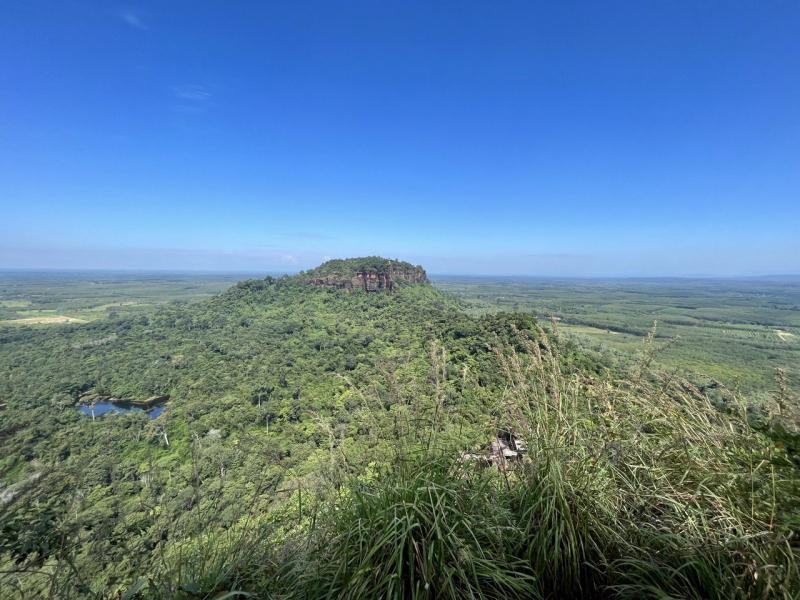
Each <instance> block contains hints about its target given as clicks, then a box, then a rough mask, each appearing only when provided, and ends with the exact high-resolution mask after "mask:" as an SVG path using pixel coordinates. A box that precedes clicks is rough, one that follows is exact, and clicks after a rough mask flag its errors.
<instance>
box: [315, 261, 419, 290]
mask: <svg viewBox="0 0 800 600" xmlns="http://www.w3.org/2000/svg"><path fill="white" fill-rule="evenodd" d="M351 261H352V262H351ZM359 261H360V259H348V260H346V261H338V262H339V263H341V265H340V266H341V267H344V268H343V269H342V270H341V272H340V271H330V270H328V272H327V273H326V274H324V275H322V274H321V273H319V271H325V270H326V269H322V267H325V266H326V265H328V264H330V263H333V262H334V261H330V263H326V264H325V265H322V267H320V268H317V269H314V270H313V271H310V272H309V273H308V275H312V277H309V278H308V279H306V283H308V284H310V285H319V286H325V287H334V288H338V289H343V290H348V291H350V290H358V289H362V290H366V291H368V292H376V291H378V290H388V291H390V292H393V291H395V289H396V288H397V285H398V284H400V283H409V284H419V283H425V282H427V281H428V277H427V275H426V273H425V269H423V268H422V267H421V266H416V267H415V266H412V265H410V264H409V263H394V262H392V261H391V260H389V261H386V263H385V265H383V266H382V267H369V268H358V269H352V270H350V269H348V268H347V267H348V266H353V263H355V264H356V265H357V264H358V262H359ZM372 262H373V263H374V261H372ZM348 263H349V264H348ZM331 266H332V265H331ZM348 271H349V272H348ZM314 275H318V276H314Z"/></svg>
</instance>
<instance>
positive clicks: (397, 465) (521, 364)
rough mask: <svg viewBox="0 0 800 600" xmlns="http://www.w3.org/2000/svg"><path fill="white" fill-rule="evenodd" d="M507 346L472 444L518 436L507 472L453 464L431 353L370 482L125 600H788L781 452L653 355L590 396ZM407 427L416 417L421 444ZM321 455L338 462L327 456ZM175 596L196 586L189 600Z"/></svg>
mask: <svg viewBox="0 0 800 600" xmlns="http://www.w3.org/2000/svg"><path fill="white" fill-rule="evenodd" d="M516 337H517V339H516V340H515V344H514V345H511V344H503V343H499V342H498V343H497V344H496V345H495V347H494V353H495V357H496V360H497V365H498V368H500V369H502V370H503V372H504V373H505V380H506V383H507V386H506V390H505V393H504V394H503V396H502V397H501V398H498V399H497V401H496V403H495V405H494V407H493V409H492V411H491V415H490V417H491V418H490V419H489V424H488V427H487V430H486V432H485V440H484V441H486V442H488V441H490V440H491V439H492V438H493V437H494V436H496V435H497V434H498V432H500V431H512V432H514V434H515V435H516V436H517V437H518V438H519V439H520V440H521V441H523V442H524V443H525V445H526V448H527V450H526V452H525V454H524V457H523V458H522V460H520V461H519V462H517V463H514V464H510V465H509V467H510V468H509V469H508V470H507V472H501V471H500V470H497V469H488V468H482V467H481V464H482V463H481V462H480V461H464V460H461V459H460V453H459V452H458V451H456V450H454V446H453V443H452V440H454V439H457V438H458V436H457V434H456V432H454V431H448V427H450V428H451V429H452V426H451V425H448V421H447V418H446V417H447V415H446V414H445V412H444V405H443V402H442V397H443V393H442V386H443V385H444V384H445V383H446V382H444V381H443V378H445V377H446V371H445V370H444V369H441V364H440V362H441V361H442V360H444V359H443V357H442V355H441V353H440V352H437V351H436V348H434V352H432V356H433V357H434V358H433V361H434V363H435V364H434V366H433V373H434V374H435V376H434V377H433V381H434V389H433V391H432V393H431V394H430V402H429V404H430V405H429V406H428V407H427V409H426V408H425V407H424V406H423V405H422V403H421V402H420V401H419V399H414V401H409V402H406V403H403V404H402V406H400V407H399V408H400V410H401V415H400V418H398V414H397V412H396V411H395V413H392V414H391V417H389V416H387V417H385V419H387V421H386V422H385V423H383V424H382V425H381V423H380V422H379V421H378V419H380V418H381V417H379V416H378V415H380V414H387V411H379V410H376V411H374V413H372V414H374V415H375V416H374V418H375V419H376V421H375V428H376V430H377V431H380V432H382V435H384V436H391V439H387V440H384V442H385V443H387V444H392V445H393V446H394V447H395V451H394V453H393V454H392V455H391V456H389V457H387V458H385V459H384V460H383V461H382V462H381V461H379V464H377V465H373V467H372V468H371V470H370V471H369V474H368V475H367V474H366V471H364V470H363V469H362V470H361V471H359V470H358V468H356V467H354V466H353V465H354V464H355V462H356V461H350V462H348V463H347V464H348V468H349V469H350V471H349V473H337V474H336V476H335V477H332V479H335V485H334V484H333V483H332V484H331V485H330V486H329V489H327V490H317V494H316V497H317V498H320V499H319V500H317V501H316V502H314V503H313V505H312V506H310V507H308V506H306V508H305V509H304V510H305V515H303V514H301V513H302V512H303V509H299V510H297V511H295V513H296V514H294V517H291V514H293V513H291V510H288V511H287V508H286V507H287V506H290V505H291V504H292V501H289V502H287V504H286V505H284V507H282V508H281V509H280V511H276V513H275V514H281V515H283V519H284V521H283V522H282V524H281V525H282V530H281V531H282V532H283V533H282V534H281V535H280V536H275V535H271V534H270V535H265V536H263V537H259V536H255V537H252V536H251V537H246V540H247V543H245V542H237V543H234V544H228V545H226V544H221V545H219V546H218V549H217V550H216V551H210V550H207V551H205V552H204V553H201V554H202V560H201V559H200V558H198V555H197V554H191V553H189V554H187V553H184V554H182V555H178V554H173V559H174V560H175V561H176V564H172V565H170V567H169V568H168V569H165V570H164V571H162V572H161V574H160V577H161V580H162V581H167V583H157V582H155V581H154V582H153V584H152V586H151V587H150V588H146V587H143V588H142V590H141V592H137V593H141V594H144V595H147V594H151V595H156V594H154V593H153V591H154V590H156V589H158V590H159V594H157V595H159V596H160V597H170V596H169V590H174V591H175V596H178V595H180V594H184V595H186V594H189V591H191V590H195V591H194V592H192V593H194V594H195V595H187V596H186V597H208V598H212V597H215V596H214V594H220V593H222V592H225V591H227V592H230V591H242V592H245V591H246V592H250V593H253V594H256V595H257V596H258V597H274V598H279V597H282V598H289V597H296V598H308V599H311V598H364V599H370V598H375V599H377V598H382V599H406V598H409V599H428V598H431V599H432V598H486V599H489V598H541V599H567V598H612V597H623V598H698V599H699V598H712V599H720V600H721V599H734V598H742V599H744V598H748V599H757V598H782V599H787V600H788V599H790V598H798V597H800V573H799V572H798V561H799V560H800V542H799V541H798V534H797V531H796V528H797V518H796V514H795V513H796V507H797V501H798V496H800V489H799V488H798V481H800V478H799V477H798V474H799V471H798V468H797V464H796V462H793V460H791V457H790V456H788V454H787V451H786V449H785V448H780V447H778V445H776V444H775V443H773V441H772V440H770V439H769V438H767V437H765V436H763V435H762V434H760V433H758V432H756V431H754V430H753V429H751V428H750V426H749V425H748V422H747V418H746V417H747V415H746V414H745V413H744V411H743V410H740V409H737V408H734V409H731V410H730V411H729V412H728V413H723V412H721V411H719V410H717V409H715V408H714V407H713V406H711V404H710V403H709V402H708V400H707V399H706V398H705V397H704V396H703V394H702V393H701V392H700V391H699V390H697V389H696V388H694V387H693V386H692V385H691V384H690V383H689V382H688V381H686V380H684V379H682V378H681V377H680V376H678V374H677V373H668V374H657V373H654V372H653V371H652V370H651V368H650V363H651V362H652V356H653V355H654V353H657V351H658V349H657V348H655V347H653V346H652V344H653V337H652V336H650V337H649V338H648V340H646V343H645V347H644V350H643V353H642V361H641V363H640V365H639V366H638V367H637V368H636V369H635V370H634V371H633V372H631V373H629V374H623V375H621V376H618V377H613V376H612V375H611V374H607V375H606V376H605V377H602V378H595V379H591V378H588V377H585V376H584V375H583V374H581V373H580V372H571V373H564V372H563V371H562V363H563V361H562V360H561V358H560V355H559V348H560V346H561V343H560V341H559V339H558V333H557V330H555V328H554V331H553V332H551V333H548V332H546V331H544V330H543V329H541V328H539V329H538V330H537V331H536V332H535V335H532V336H529V335H525V334H523V333H520V332H517V333H516ZM436 357H439V358H436ZM437 361H438V362H437ZM412 413H413V414H412ZM420 414H427V415H430V416H429V421H428V428H429V429H428V431H427V433H426V432H424V431H422V432H421V431H420V430H419V422H420ZM398 422H402V423H407V424H411V423H413V427H412V426H411V425H408V426H406V427H398ZM440 432H444V434H445V435H440ZM331 452H332V453H333V452H337V453H340V452H341V449H338V448H337V449H334V447H333V442H331ZM331 464H332V465H333V464H340V463H335V462H334V461H333V460H332V461H331ZM293 498H294V497H293ZM281 511H282V512H281ZM287 515H290V516H289V517H287ZM271 518H274V517H272V516H266V517H265V516H264V515H261V516H260V517H259V522H260V523H263V522H264V521H265V520H266V521H269V519H271ZM292 518H294V519H295V521H294V526H292V527H288V528H287V527H286V523H287V519H288V520H289V521H290V520H291V519H292ZM209 535H210V534H209ZM209 539H214V540H219V539H225V538H221V537H218V536H217V537H214V536H212V537H211V538H209ZM188 564H192V565H193V566H192V568H187V567H186V565H188ZM176 565H177V566H176ZM180 565H184V566H180ZM170 577H171V578H172V580H170ZM189 580H191V582H197V583H199V584H200V585H199V587H190V590H188V591H187V588H186V583H183V582H184V581H189ZM203 582H207V583H203ZM148 589H150V590H153V591H150V592H148V591H147V590H148ZM180 590H183V591H180ZM203 590H207V591H203ZM203 594H205V595H203Z"/></svg>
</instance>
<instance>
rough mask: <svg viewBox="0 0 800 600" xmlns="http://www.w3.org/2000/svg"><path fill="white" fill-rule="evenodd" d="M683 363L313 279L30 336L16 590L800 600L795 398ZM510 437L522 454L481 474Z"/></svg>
mask: <svg viewBox="0 0 800 600" xmlns="http://www.w3.org/2000/svg"><path fill="white" fill-rule="evenodd" d="M658 344H659V342H658V339H657V338H654V337H653V336H649V337H647V336H646V337H645V338H644V342H643V343H641V342H640V348H639V352H638V353H637V358H636V360H635V361H631V363H630V364H629V365H624V366H623V365H620V364H618V363H616V362H615V361H614V360H612V358H613V357H609V356H608V355H607V354H603V353H598V352H593V351H591V350H587V349H583V348H581V347H579V346H577V345H576V344H575V343H574V342H572V341H570V340H569V339H566V338H563V337H562V333H561V332H560V331H559V327H558V322H552V323H551V324H549V325H548V324H546V323H544V324H543V323H540V322H538V321H537V320H536V319H534V318H533V317H531V316H530V315H526V314H522V313H501V314H497V315H486V316H482V317H470V316H468V315H467V314H465V313H464V312H463V311H462V310H461V309H460V305H459V303H458V302H457V301H455V300H454V299H453V298H452V297H451V296H449V295H447V294H443V293H441V292H440V291H437V290H436V289H434V288H432V287H431V286H430V285H404V286H401V287H400V288H399V290H398V291H397V292H396V293H395V294H393V295H390V294H387V293H383V292H380V293H372V294H369V293H366V292H353V293H347V292H346V291H344V290H333V289H325V288H316V287H312V286H307V285H304V284H303V279H302V277H299V276H297V277H285V278H280V279H272V278H267V279H265V280H250V281H246V282H242V283H241V284H239V285H237V286H234V287H233V288H232V289H231V290H230V291H229V292H228V293H226V294H223V295H221V296H217V297H214V298H210V299H208V300H205V301H203V302H200V303H197V304H193V305H188V306H182V305H180V306H179V305H166V306H163V307H162V308H160V309H159V310H157V311H156V312H154V313H152V314H150V315H144V316H124V315H120V316H118V317H116V318H113V319H103V320H98V321H95V322H92V323H87V324H63V325H58V326H57V327H55V326H54V327H47V328H19V327H10V328H6V329H4V330H2V345H1V346H0V370H1V371H0V372H2V378H0V386H2V387H0V397H2V398H3V402H6V403H7V409H6V410H5V411H4V412H2V413H0V415H1V416H2V427H1V428H0V476H1V477H2V481H3V488H2V489H1V490H0V493H2V494H3V498H2V502H3V511H2V515H0V528H2V529H0V531H2V537H0V571H2V573H0V597H3V598H37V597H38V598H82V597H108V598H112V597H113V598H118V597H125V598H128V599H129V600H130V599H132V598H225V597H246V596H248V595H250V596H251V597H262V598H296V597H297V598H325V597H327V598H337V597H343V598H462V597H482V598H523V597H524V598H531V597H532V598H576V597H585V598H606V597H645V598H665V597H673V598H795V597H798V595H800V574H798V566H797V565H798V559H799V558H800V541H799V539H798V533H800V520H798V515H800V477H798V475H800V473H799V472H798V470H799V469H800V459H799V458H798V450H800V437H798V436H797V435H796V423H795V421H794V416H793V412H792V411H793V407H794V406H796V404H795V403H796V401H797V399H796V397H795V396H794V394H793V391H792V389H791V388H790V387H787V386H785V385H783V386H782V387H781V386H776V389H777V390H778V391H777V392H776V394H775V395H774V396H771V397H769V398H768V400H764V401H763V407H762V409H761V411H760V412H759V417H758V419H756V418H754V415H753V413H752V412H750V413H748V412H747V411H746V409H745V406H746V405H747V404H748V399H747V398H746V397H742V396H740V395H739V393H738V392H737V391H736V390H731V389H728V388H727V387H725V386H724V385H722V384H718V385H716V386H714V387H713V388H712V387H708V388H707V389H702V390H701V389H700V388H698V387H697V386H696V385H694V384H693V383H692V381H690V380H689V379H686V378H684V377H682V376H681V375H680V374H679V373H677V372H675V371H674V370H671V371H662V370H661V369H659V368H656V365H657V364H658V363H657V361H658V359H659V352H660V348H659V345H658ZM711 390H713V398H712V397H711V393H710V391H711ZM87 391H94V392H105V393H109V394H113V395H116V396H118V397H143V396H149V395H153V394H169V395H170V397H171V401H170V404H169V405H168V406H167V408H166V409H165V410H164V412H163V413H161V415H159V416H158V417H157V418H155V419H152V420H151V419H149V418H148V416H147V415H145V414H143V413H127V414H122V415H110V414H109V415H104V416H102V417H99V418H98V419H97V420H96V421H93V420H91V419H89V418H86V416H85V415H82V414H80V413H78V412H77V411H75V410H74V408H73V405H74V403H75V401H76V400H77V399H78V398H79V397H80V396H81V395H82V394H83V393H84V392H87ZM711 400H714V402H715V403H716V406H714V405H712V403H711ZM509 432H513V433H514V434H515V435H516V436H518V437H519V438H520V439H521V440H524V442H525V443H526V446H527V450H526V452H525V453H524V455H523V456H522V458H521V460H519V461H517V462H513V463H508V465H507V468H505V469H496V468H487V467H484V466H483V464H484V463H483V461H482V460H480V459H469V458H466V455H467V454H470V455H475V454H480V453H481V449H482V448H483V447H485V446H486V445H487V444H489V443H491V442H492V440H494V439H496V437H497V436H498V435H504V434H507V433H509ZM167 433H168V435H167Z"/></svg>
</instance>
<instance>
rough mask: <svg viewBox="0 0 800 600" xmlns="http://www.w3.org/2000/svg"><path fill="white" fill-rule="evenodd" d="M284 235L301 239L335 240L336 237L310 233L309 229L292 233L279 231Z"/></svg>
mask: <svg viewBox="0 0 800 600" xmlns="http://www.w3.org/2000/svg"><path fill="white" fill-rule="evenodd" d="M278 235H282V236H284V237H293V238H300V239H303V240H335V239H336V238H335V237H333V236H331V235H326V234H324V233H312V232H309V231H297V232H294V233H280V234H278Z"/></svg>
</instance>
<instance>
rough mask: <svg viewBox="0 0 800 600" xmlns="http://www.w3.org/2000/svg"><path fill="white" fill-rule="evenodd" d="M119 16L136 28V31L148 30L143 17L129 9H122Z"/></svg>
mask: <svg viewBox="0 0 800 600" xmlns="http://www.w3.org/2000/svg"><path fill="white" fill-rule="evenodd" d="M117 14H118V15H119V17H120V18H121V19H122V20H123V21H125V22H126V23H127V24H128V25H130V26H131V27H135V28H136V29H147V25H146V24H145V22H144V21H143V20H142V19H141V17H139V15H137V14H136V13H134V12H133V11H132V10H130V9H127V8H123V9H120V10H119V12H118V13H117Z"/></svg>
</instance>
